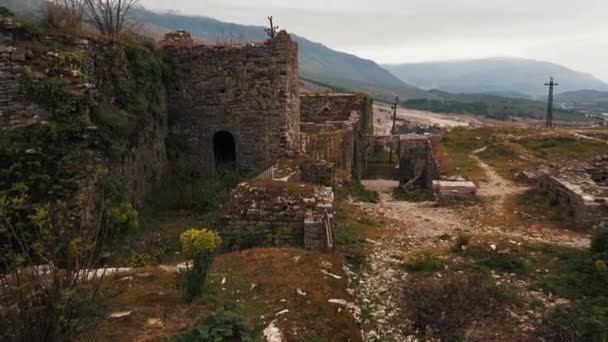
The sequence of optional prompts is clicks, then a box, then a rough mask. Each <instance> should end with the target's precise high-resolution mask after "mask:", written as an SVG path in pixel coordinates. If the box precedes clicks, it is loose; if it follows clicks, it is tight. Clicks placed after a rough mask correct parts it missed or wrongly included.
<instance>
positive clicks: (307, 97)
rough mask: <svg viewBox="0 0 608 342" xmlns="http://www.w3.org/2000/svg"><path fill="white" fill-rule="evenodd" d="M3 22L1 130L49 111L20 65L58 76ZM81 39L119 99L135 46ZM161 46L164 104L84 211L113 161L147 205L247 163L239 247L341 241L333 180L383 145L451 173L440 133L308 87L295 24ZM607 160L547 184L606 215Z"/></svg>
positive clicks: (238, 214) (226, 218)
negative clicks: (179, 177) (572, 180)
mask: <svg viewBox="0 0 608 342" xmlns="http://www.w3.org/2000/svg"><path fill="white" fill-rule="evenodd" d="M0 29H1V31H2V32H1V33H2V37H4V38H3V39H4V40H5V41H6V47H3V48H2V50H1V51H0V73H2V75H3V77H2V80H1V82H0V128H1V129H15V128H19V127H24V126H28V125H33V124H35V123H44V122H45V121H46V120H48V113H46V111H45V110H43V109H42V108H40V107H39V106H38V105H36V103H35V101H33V100H32V99H31V98H29V97H28V96H27V94H26V93H25V91H24V90H23V89H21V87H20V83H19V78H20V74H19V72H20V71H19V70H23V69H29V70H30V76H31V77H32V79H33V82H39V81H41V80H44V79H46V78H49V79H50V78H52V77H53V76H51V75H48V73H46V74H45V70H49V69H48V68H47V65H46V64H50V63H52V62H53V61H54V59H56V57H53V55H52V54H50V53H48V54H46V55H45V56H43V57H40V58H34V56H33V55H32V52H31V51H30V50H29V48H28V47H27V46H20V45H19V44H18V39H17V38H16V33H15V27H14V25H12V24H11V22H10V21H3V22H0ZM76 49H77V52H78V53H79V54H80V53H81V54H82V55H83V56H85V58H84V59H86V64H87V68H86V69H87V70H88V72H90V74H91V76H92V77H91V79H95V80H96V82H97V83H98V84H96V85H95V86H96V87H97V88H99V89H98V92H99V93H102V94H103V95H104V96H105V97H106V98H115V97H116V94H115V93H116V91H115V89H112V87H111V86H107V85H108V84H110V83H111V82H110V81H111V80H113V79H117V80H118V81H119V82H121V81H126V80H129V78H130V75H129V74H130V72H131V71H130V70H129V63H128V60H127V58H126V56H125V55H126V53H125V51H124V49H123V48H121V47H120V46H119V45H117V44H114V43H111V42H105V41H96V40H94V39H90V40H81V41H79V42H77V47H76ZM161 54H162V59H163V63H164V67H165V68H166V69H167V77H166V78H164V79H163V80H162V83H161V84H160V88H162V91H161V92H160V93H161V96H160V97H161V99H160V102H161V103H160V105H159V108H160V109H159V111H160V113H158V115H154V116H152V117H153V120H149V121H147V122H144V123H142V125H141V126H138V127H137V137H136V139H133V143H132V144H131V145H129V148H128V149H127V151H126V154H125V156H123V157H122V158H121V159H120V161H118V162H110V161H108V160H106V158H105V157H103V156H101V154H99V153H97V152H95V153H92V159H93V160H94V163H93V162H91V164H90V165H89V164H87V165H84V164H83V165H80V166H79V167H80V170H78V172H77V174H78V175H79V178H78V179H77V182H78V190H77V194H76V195H75V199H76V202H78V203H77V205H78V206H79V207H80V208H81V210H82V211H83V213H81V216H82V217H88V219H89V220H91V221H93V222H94V221H97V220H98V217H99V212H100V208H99V206H98V204H96V203H97V202H98V193H99V178H98V176H96V173H95V170H96V169H97V168H98V167H99V166H104V165H110V166H111V167H109V168H110V169H111V170H112V171H113V173H115V174H116V175H117V176H118V177H120V178H121V179H124V181H125V183H126V184H125V185H126V188H127V189H128V191H129V193H128V194H127V198H126V200H128V201H129V202H132V203H135V204H138V203H141V201H142V200H143V197H144V195H145V194H146V193H149V192H151V191H152V190H153V189H154V188H155V187H157V186H158V185H159V184H160V182H161V180H162V178H163V175H165V174H166V173H167V172H168V171H169V170H170V169H178V170H184V171H186V172H188V173H189V174H192V175H198V176H209V175H213V174H214V173H215V172H217V171H218V169H220V168H221V167H224V166H226V165H227V166H228V167H232V166H234V165H238V166H239V167H242V168H244V169H247V170H250V171H252V172H253V174H255V177H254V179H252V180H250V181H247V182H245V183H243V184H240V185H239V186H238V187H237V188H236V189H235V190H234V191H233V192H232V195H231V198H230V200H229V202H228V203H226V204H225V206H224V208H223V212H222V217H221V224H220V225H219V226H218V227H217V229H218V230H219V231H220V232H221V234H222V235H223V237H224V239H225V241H227V242H229V243H230V245H231V246H232V247H234V248H247V247H255V246H296V247H304V248H308V249H317V250H331V249H332V248H333V247H334V244H333V239H334V236H333V234H334V227H333V215H334V208H333V202H334V196H335V194H334V189H335V188H336V187H337V186H338V185H339V184H343V183H346V182H348V181H351V180H359V179H362V178H365V177H368V176H370V175H369V167H368V166H369V160H368V159H369V156H370V153H371V152H372V151H373V150H374V149H376V148H380V149H384V150H391V151H393V152H394V154H395V157H396V163H395V165H397V167H394V169H395V170H396V172H395V174H394V177H395V179H397V180H399V183H400V184H401V185H402V186H405V187H410V186H411V187H422V188H427V189H431V188H432V187H433V184H434V181H435V182H436V181H437V180H438V179H439V178H440V177H439V171H438V167H437V161H436V158H435V153H434V151H433V146H432V144H431V142H430V138H429V136H427V135H425V134H404V135H399V134H396V135H384V136H378V135H374V113H373V100H372V99H371V98H370V97H369V96H367V95H365V94H354V93H353V94H344V93H338V94H336V93H329V92H327V93H303V92H302V93H301V91H300V83H299V70H298V45H297V43H295V42H294V41H293V40H292V38H291V37H290V36H289V34H288V33H286V32H285V31H282V32H279V33H277V35H276V36H275V37H274V38H272V39H269V40H267V41H265V42H262V43H256V44H245V45H240V46H236V45H235V46H230V45H225V46H209V45H204V44H197V43H196V42H195V41H194V40H193V39H192V38H191V36H190V35H189V34H188V33H187V32H184V31H178V32H172V33H169V34H167V35H166V37H165V39H164V40H163V42H162V49H161ZM42 62H44V63H42ZM36 63H40V64H41V65H36ZM51 71H53V70H51ZM66 77H71V76H69V75H68V76H66ZM77 81H78V82H77ZM81 83H82V84H81ZM89 86H90V85H87V84H84V81H82V80H74V87H76V88H78V89H80V90H81V92H82V93H83V96H88V95H89V94H88V93H87V92H89V91H90V88H89ZM95 91H97V89H96V90H95ZM91 92H92V91H91ZM26 113H27V114H26ZM98 131H99V130H98V129H97V128H96V127H95V126H94V125H93V124H91V126H90V127H87V134H88V137H87V139H88V138H90V139H91V140H95V139H97V138H96V132H98ZM171 135H173V136H179V137H181V138H183V140H184V141H185V142H186V143H187V145H188V148H187V149H185V150H184V151H182V153H180V154H179V155H178V156H176V157H175V158H174V159H172V160H167V157H166V155H167V153H166V149H167V145H166V141H167V137H168V136H171ZM598 138H602V137H598ZM605 162H606V160H605V158H604V159H601V160H598V162H597V163H595V164H593V165H591V166H589V167H588V168H586V169H585V168H583V169H581V170H583V171H581V172H583V173H584V175H586V176H585V177H584V182H583V183H585V184H587V185H585V186H581V187H579V188H576V189H580V190H581V191H578V190H576V189H574V188H573V187H571V186H568V185H567V184H566V183H565V182H564V181H561V180H560V179H561V178H560V177H553V176H551V173H548V174H547V176H546V177H544V178H543V179H542V180H541V181H540V182H541V184H544V185H543V187H544V188H545V189H546V190H547V192H549V193H551V194H553V195H552V196H553V197H554V198H556V201H557V202H558V203H562V204H564V205H566V206H570V207H571V208H572V210H574V211H575V212H576V215H578V216H577V221H580V222H581V223H583V222H584V223H598V222H605V221H606V220H607V217H608V215H607V214H606V211H607V204H606V197H607V195H606V172H605ZM602 170H603V171H602ZM583 173H579V175H580V174H583ZM372 176H373V175H372ZM455 184H456V185H458V186H460V185H461V184H460V183H459V182H456V183H455ZM435 185H436V187H437V186H438V187H439V188H438V192H439V195H440V196H439V197H440V203H441V196H442V194H444V195H445V197H446V198H448V199H450V202H451V199H452V198H455V201H456V202H459V201H461V198H463V197H467V198H468V197H472V196H474V195H475V193H474V189H472V190H471V189H470V187H466V188H465V189H464V190H465V191H464V192H465V194H464V195H461V194H462V191H460V189H459V188H458V189H455V188H454V187H450V184H449V183H445V182H444V183H435ZM467 185H468V184H467ZM573 189H574V190H573ZM587 189H592V190H587ZM214 228H215V227H214Z"/></svg>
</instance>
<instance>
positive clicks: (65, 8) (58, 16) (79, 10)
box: [41, 0, 84, 28]
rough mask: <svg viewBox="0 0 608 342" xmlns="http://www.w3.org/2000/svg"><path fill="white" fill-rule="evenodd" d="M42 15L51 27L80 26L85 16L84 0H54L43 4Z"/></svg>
mask: <svg viewBox="0 0 608 342" xmlns="http://www.w3.org/2000/svg"><path fill="white" fill-rule="evenodd" d="M41 10H42V16H43V18H44V21H45V22H46V24H47V25H49V26H51V27H55V28H58V27H71V28H75V27H79V26H80V24H81V22H82V17H83V16H84V6H83V3H82V0H52V1H48V2H45V3H43V4H42V7H41Z"/></svg>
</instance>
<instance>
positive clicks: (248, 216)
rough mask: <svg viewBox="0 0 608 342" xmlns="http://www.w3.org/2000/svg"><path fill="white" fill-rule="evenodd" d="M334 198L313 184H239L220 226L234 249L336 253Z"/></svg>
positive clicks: (228, 244)
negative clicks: (258, 248)
mask: <svg viewBox="0 0 608 342" xmlns="http://www.w3.org/2000/svg"><path fill="white" fill-rule="evenodd" d="M333 201H334V195H333V191H332V189H331V188H327V187H322V186H315V185H311V184H300V183H286V182H276V181H252V182H247V183H243V184H240V185H239V186H238V187H237V188H236V189H235V190H234V191H233V192H232V194H231V199H230V200H229V202H228V203H227V204H226V205H225V210H224V216H223V218H222V220H221V221H222V222H221V224H220V225H219V227H220V228H219V232H220V234H221V235H222V238H223V240H224V241H225V245H226V246H227V247H228V248H231V249H244V248H253V247H263V246H266V247H268V246H278V247H286V246H290V247H300V248H306V249H313V250H324V251H329V250H333V248H334V244H333V239H334V228H333V224H332V219H333V215H334V212H333Z"/></svg>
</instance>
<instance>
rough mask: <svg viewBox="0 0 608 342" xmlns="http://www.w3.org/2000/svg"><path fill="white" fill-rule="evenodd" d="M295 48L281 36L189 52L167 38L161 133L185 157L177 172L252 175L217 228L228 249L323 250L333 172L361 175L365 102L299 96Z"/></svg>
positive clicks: (351, 97) (185, 42)
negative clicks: (166, 127) (181, 141)
mask: <svg viewBox="0 0 608 342" xmlns="http://www.w3.org/2000/svg"><path fill="white" fill-rule="evenodd" d="M297 56H298V46H297V44H296V43H295V42H294V41H292V39H291V37H290V36H289V35H288V34H287V33H286V32H285V31H282V32H279V33H278V34H277V35H276V37H274V38H272V39H269V40H267V41H266V42H263V43H258V44H247V45H243V46H207V45H201V44H195V43H194V42H193V40H192V38H191V37H190V35H189V34H188V33H187V32H183V31H181V32H174V33H170V34H168V35H167V36H166V37H165V39H164V41H163V59H164V62H165V64H166V65H167V66H168V67H169V68H170V69H171V75H172V76H171V78H170V79H169V80H168V82H167V84H166V87H167V98H168V112H169V116H170V117H173V118H175V122H173V123H172V125H171V128H170V130H171V131H172V132H173V133H176V134H180V135H182V136H184V137H185V139H186V140H187V142H188V145H189V146H190V149H189V150H188V151H187V152H186V153H184V154H183V155H181V156H180V158H179V160H178V161H177V162H176V163H177V167H179V168H182V169H185V170H187V171H189V172H192V173H194V174H198V175H210V174H213V173H214V172H215V171H216V170H217V169H218V167H221V166H222V164H228V165H238V167H241V168H244V169H247V170H251V171H253V172H254V173H255V174H257V175H258V176H257V177H256V178H255V179H254V180H251V181H249V182H245V183H243V184H241V185H239V186H238V187H237V188H236V189H235V190H234V191H233V193H232V196H231V199H230V201H229V203H226V205H225V208H224V212H223V219H222V224H221V225H220V226H221V227H219V230H220V231H221V233H222V235H223V236H224V239H225V240H226V241H227V243H228V244H229V245H231V246H232V247H234V248H245V247H253V246H261V245H278V246H287V245H289V246H300V247H305V248H308V249H319V250H330V249H332V248H333V225H332V216H333V196H334V193H333V187H334V186H335V179H336V176H335V175H336V171H337V170H340V173H341V174H342V176H344V177H345V178H346V179H350V178H351V177H352V175H355V177H359V175H361V174H362V173H363V172H364V170H365V152H364V148H363V146H364V144H363V140H364V137H365V136H366V135H371V134H372V133H373V132H372V122H373V120H372V101H371V99H369V98H368V97H367V96H364V95H357V94H300V88H299V74H298V57H297Z"/></svg>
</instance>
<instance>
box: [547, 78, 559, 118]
mask: <svg viewBox="0 0 608 342" xmlns="http://www.w3.org/2000/svg"><path fill="white" fill-rule="evenodd" d="M558 85H559V83H556V82H554V80H553V77H551V78H550V79H549V83H545V86H549V102H548V103H547V124H546V128H548V129H549V128H553V88H554V87H557V86H558Z"/></svg>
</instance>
